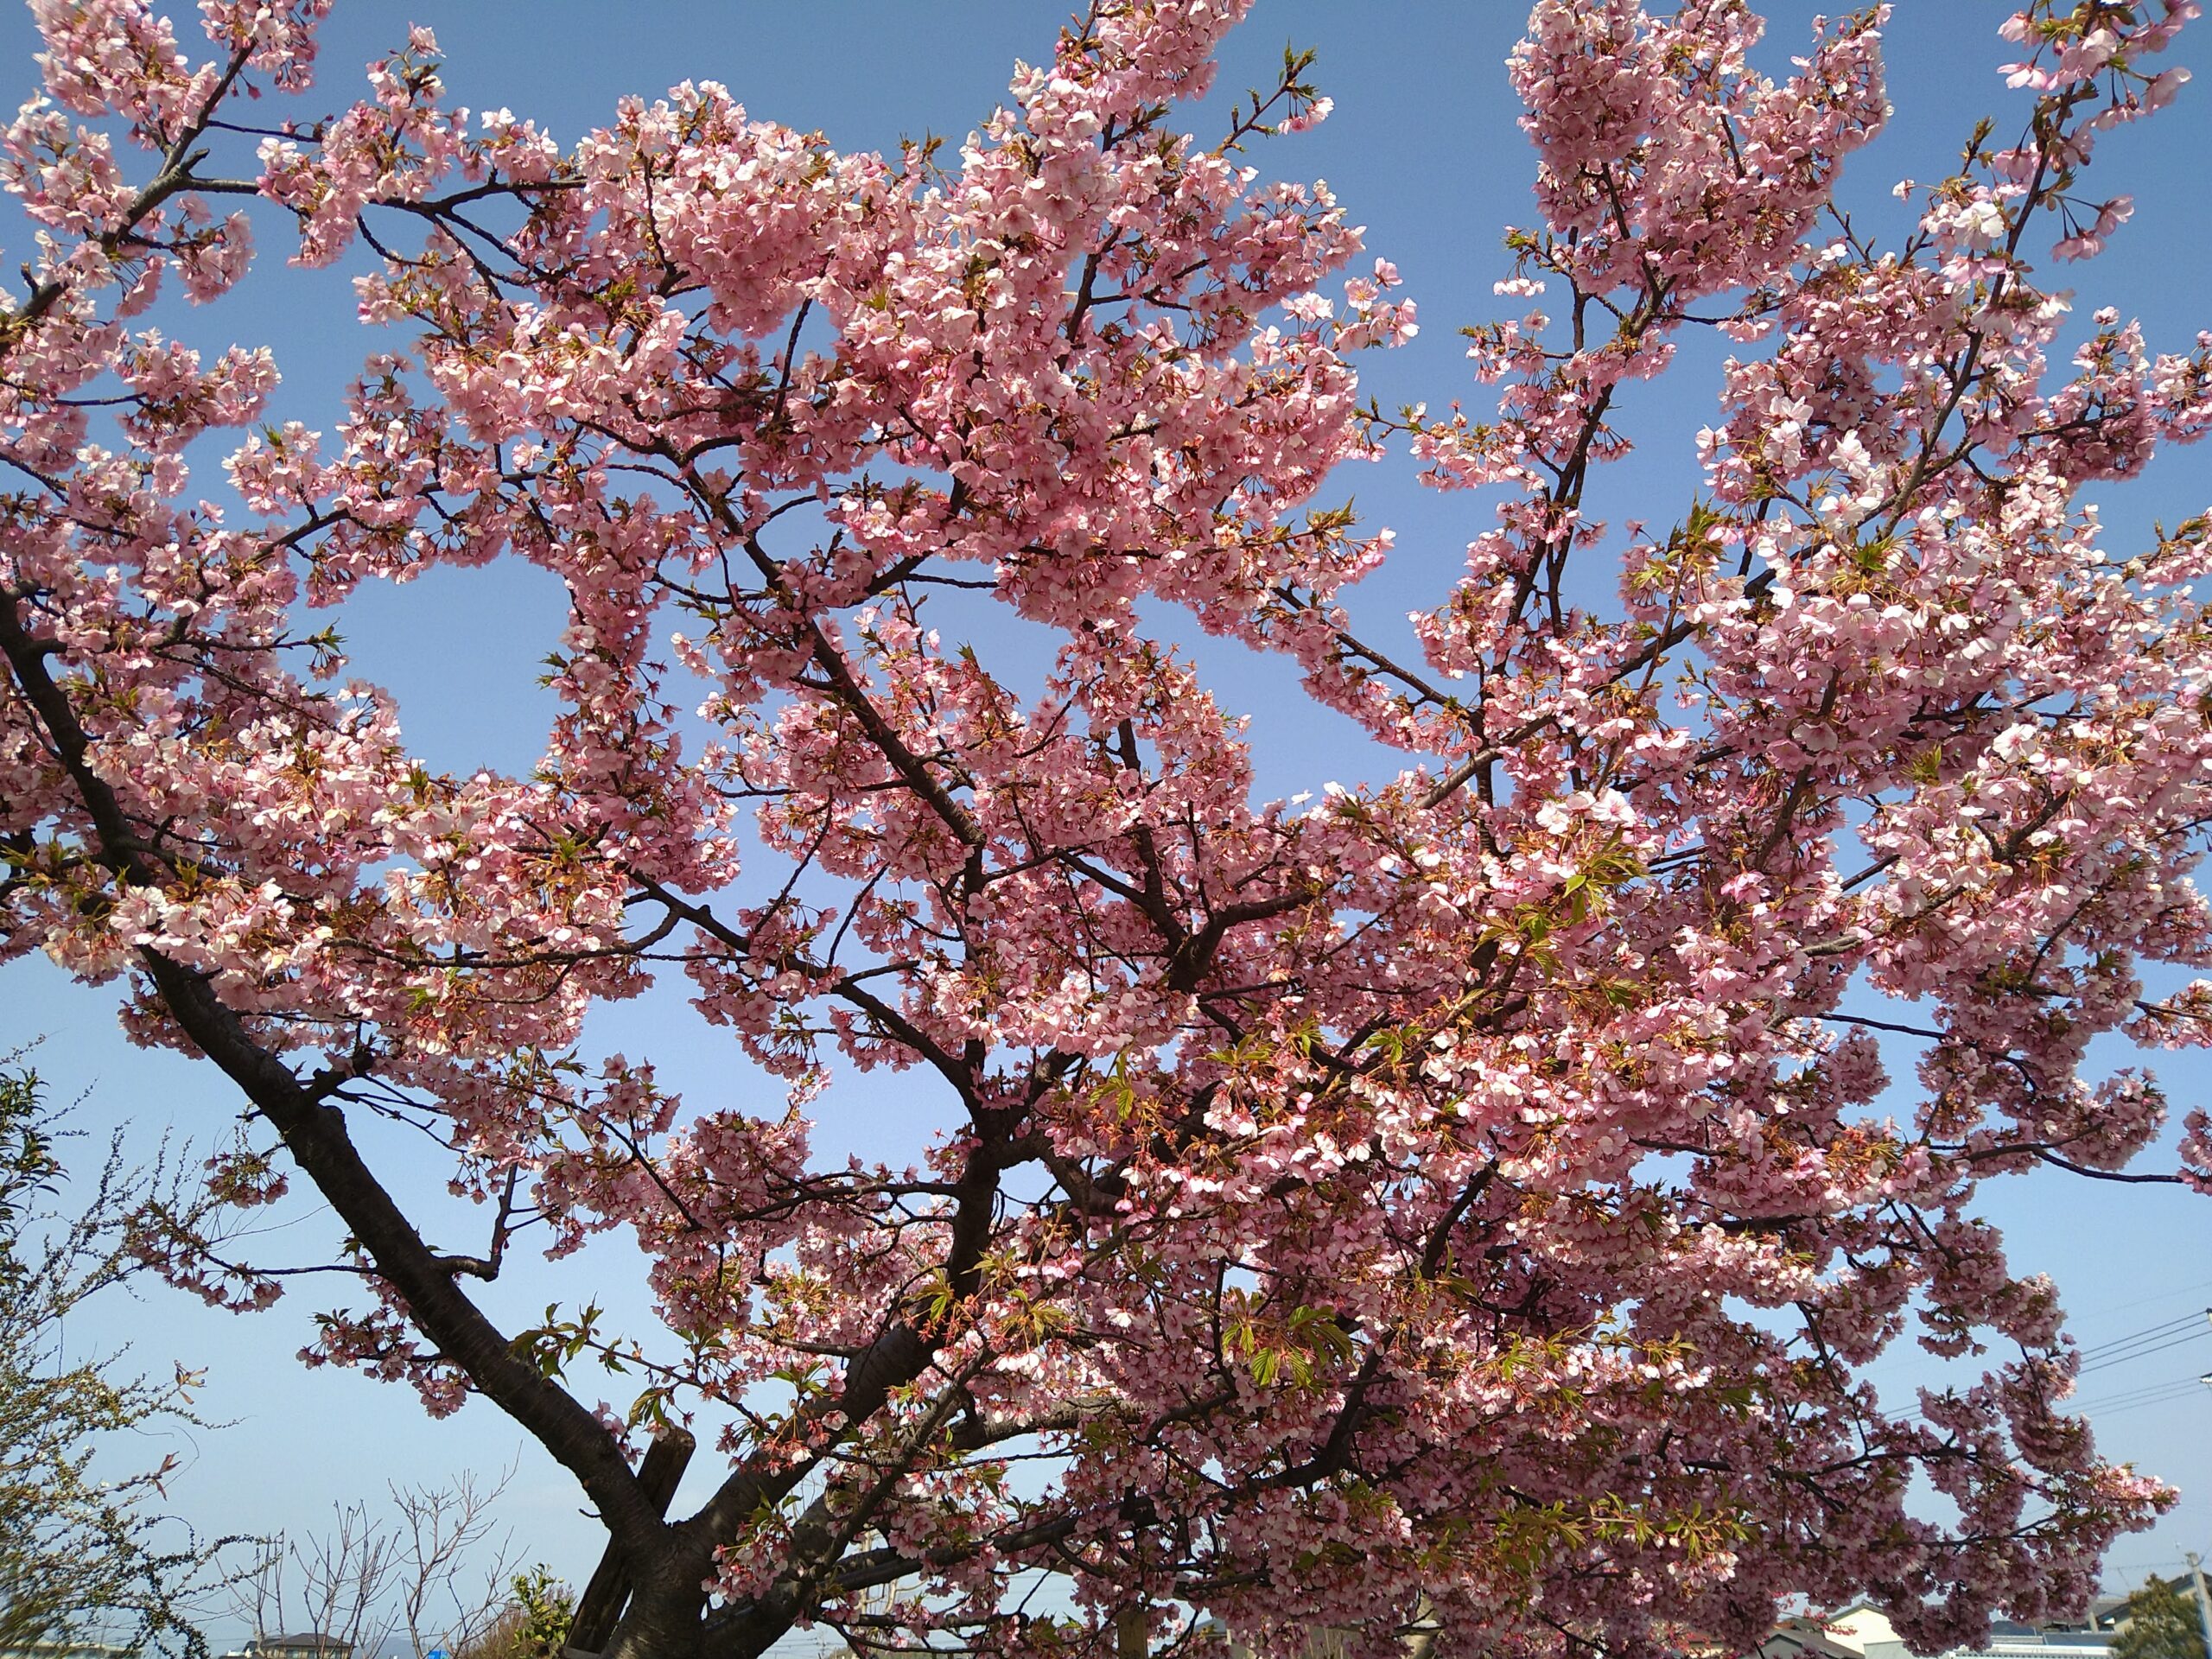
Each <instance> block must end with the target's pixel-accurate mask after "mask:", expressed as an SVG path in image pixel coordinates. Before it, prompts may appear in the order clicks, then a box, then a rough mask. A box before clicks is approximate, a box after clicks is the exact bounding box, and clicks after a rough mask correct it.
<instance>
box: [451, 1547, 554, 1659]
mask: <svg viewBox="0 0 2212 1659" xmlns="http://www.w3.org/2000/svg"><path fill="white" fill-rule="evenodd" d="M512 1588H513V1591H514V1599H513V1600H512V1601H510V1602H509V1603H508V1604H507V1605H506V1606H505V1607H504V1608H502V1609H501V1610H500V1612H499V1618H497V1619H496V1620H495V1621H494V1622H493V1624H492V1626H491V1628H490V1629H489V1630H486V1631H485V1632H484V1634H483V1635H482V1636H481V1637H479V1638H478V1639H477V1640H475V1641H474V1642H472V1643H467V1645H465V1646H462V1647H459V1648H456V1649H454V1656H453V1659H560V1653H561V1649H562V1648H563V1646H565V1645H566V1644H567V1643H568V1639H569V1624H570V1623H571V1621H573V1620H574V1618H575V1611H576V1599H575V1596H574V1595H573V1594H572V1593H570V1592H569V1586H567V1585H565V1584H563V1583H562V1582H561V1580H558V1579H556V1578H555V1577H554V1576H553V1573H552V1570H551V1569H550V1567H546V1566H545V1565H544V1564H543V1562H540V1563H539V1564H538V1565H537V1566H536V1567H532V1568H531V1569H530V1571H529V1572H527V1573H516V1574H515V1576H514V1578H513V1580H512Z"/></svg>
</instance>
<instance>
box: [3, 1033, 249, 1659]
mask: <svg viewBox="0 0 2212 1659" xmlns="http://www.w3.org/2000/svg"><path fill="white" fill-rule="evenodd" d="M61 1138H62V1135H61V1132H60V1131H59V1130H58V1129H57V1127H56V1123H55V1114H54V1113H53V1112H52V1111H50V1110H49V1109H48V1107H47V1105H46V1103H45V1101H44V1099H43V1096H42V1095H41V1090H40V1087H39V1081H38V1078H37V1077H36V1075H35V1073H32V1072H30V1071H22V1070H13V1069H0V1648H16V1647H21V1646H22V1645H23V1644H25V1643H31V1642H63V1641H68V1640H72V1639H74V1638H79V1637H88V1636H92V1635H99V1636H104V1637H109V1638H111V1639H123V1640H125V1641H127V1642H129V1643H130V1645H131V1646H132V1648H133V1649H138V1650H143V1649H154V1650H158V1651H162V1652H177V1653H186V1654H193V1653H199V1652H203V1651H205V1648H206V1643H204V1642H203V1641H202V1640H201V1638H200V1633H199V1632H198V1631H197V1630H195V1629H194V1628H193V1626H192V1624H190V1623H189V1622H188V1617H187V1615H188V1611H189V1610H190V1607H191V1605H192V1600H193V1598H194V1594H195V1593H197V1592H202V1591H205V1590H207V1589H208V1588H210V1587H211V1584H212V1581H213V1580H217V1579H219V1563H220V1561H221V1559H222V1557H223V1554H224V1550H225V1546H226V1544H227V1543H229V1542H232V1541H228V1540H222V1541H213V1542H204V1543H203V1542H202V1541H200V1540H199V1539H197V1538H195V1537H194V1535H193V1534H192V1532H191V1530H190V1529H188V1528H187V1527H185V1526H184V1525H183V1524H182V1523H181V1522H177V1521H175V1519H173V1518H170V1517H168V1516H162V1515H161V1514H160V1513H158V1512H156V1510H153V1509H152V1508H151V1507H150V1506H149V1503H148V1500H149V1498H153V1497H158V1496H160V1494H161V1491H162V1481H163V1480H164V1479H165V1478H167V1477H168V1474H169V1473H170V1471H172V1470H173V1469H174V1468H175V1466H176V1458H175V1454H174V1453H171V1454H170V1455H169V1456H168V1457H165V1458H163V1459H162V1461H161V1463H160V1464H159V1465H157V1466H156V1467H155V1468H152V1469H137V1470H125V1471H117V1470H115V1469H113V1468H111V1467H109V1466H107V1465H106V1464H105V1462H102V1463H100V1464H99V1467H98V1468H97V1469H96V1468H95V1463H96V1460H97V1459H99V1452H100V1451H101V1449H102V1447H103V1446H107V1445H111V1444H112V1443H113V1442H114V1440H115V1439H116V1437H117V1436H118V1434H120V1433H122V1432H124V1431H125V1430H144V1429H146V1428H148V1427H152V1426H156V1425H160V1424H162V1423H164V1422H166V1423H169V1424H188V1423H194V1422H197V1421H199V1420H198V1419H196V1418H195V1417H194V1415H193V1414H192V1411H191V1405H190V1389H191V1387H192V1385H193V1383H194V1381H195V1380H196V1379H195V1378H194V1376H193V1375H192V1374H191V1373H189V1372H187V1371H186V1370H183V1369H182V1368H181V1367H179V1368H178V1370H177V1371H176V1373H175V1378H174V1380H173V1381H171V1382H168V1383H156V1382H149V1381H148V1380H146V1379H144V1378H143V1377H136V1378H128V1379H119V1378H118V1376H116V1375H115V1374H114V1361H115V1359H116V1358H117V1356H113V1355H108V1356H103V1357H95V1358H77V1359H72V1358H71V1357H69V1355H68V1353H67V1349H66V1348H65V1346H64V1344H63V1341H62V1331H63V1326H64V1323H65V1321H66V1320H67V1319H68V1317H69V1315H70V1313H72V1312H73V1310H75V1309H76V1308H77V1307H78V1306H79V1305H80V1304H81V1303H83V1302H84V1300H86V1298H87V1297H89V1296H91V1295H92V1294H94V1293H95V1292H98V1291H101V1290H105V1289H108V1288H110V1287H113V1286H114V1285H116V1284H118V1282H120V1281H122V1280H124V1278H125V1277H127V1276H128V1275H129V1274H130V1273H131V1272H132V1271H133V1269H134V1268H135V1266H136V1265H137V1264H136V1262H135V1259H134V1257H133V1255H132V1254H131V1250H130V1241H131V1235H132V1220H133V1217H134V1216H135V1215H136V1213H137V1211H139V1209H140V1208H141V1206H142V1205H143V1203H144V1202H145V1201H146V1199H147V1198H149V1196H150V1195H151V1194H152V1192H153V1191H154V1189H156V1188H157V1187H159V1186H160V1185H162V1182H163V1179H164V1172H163V1171H162V1169H161V1168H159V1167H156V1168H155V1169H152V1170H132V1169H130V1168H129V1167H128V1166H126V1165H125V1164H124V1160H123V1157H122V1153H121V1148H120V1146H119V1144H118V1145H111V1147H110V1149H109V1154H108V1157H107V1160H106V1162H105V1164H104V1165H102V1166H101V1168H100V1172H99V1177H98V1179H97V1182H96V1184H95V1186H94V1190H93V1193H92V1199H91V1202H90V1203H89V1204H87V1205H86V1206H85V1207H84V1208H83V1209H82V1210H81V1211H78V1212H76V1213H74V1214H72V1215H60V1214H57V1213H55V1212H54V1211H52V1210H50V1209H49V1208H48V1207H47V1205H48V1201H49V1199H50V1198H52V1196H53V1195H54V1193H55V1192H57V1191H58V1190H59V1187H60V1182H61V1173H62V1166H61V1163H60V1159H59V1157H58V1155H57V1153H56V1145H57V1142H58V1141H59V1140H60V1139H61Z"/></svg>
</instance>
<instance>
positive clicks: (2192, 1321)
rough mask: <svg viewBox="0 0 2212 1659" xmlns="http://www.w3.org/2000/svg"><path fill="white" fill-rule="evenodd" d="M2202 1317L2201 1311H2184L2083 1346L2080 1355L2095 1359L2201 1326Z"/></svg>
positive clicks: (2084, 1357)
mask: <svg viewBox="0 0 2212 1659" xmlns="http://www.w3.org/2000/svg"><path fill="white" fill-rule="evenodd" d="M2203 1319H2204V1315H2203V1313H2184V1314H2183V1315H2181V1316H2180V1318H2178V1319H2166V1320H2164V1321H2163V1322H2161V1323H2159V1324H2158V1325H2145V1327H2144V1328H2143V1329H2142V1330H2140V1331H2134V1332H2129V1333H2128V1334H2127V1335H2126V1336H2124V1337H2113V1338H2110V1339H2109V1340H2107V1341H2104V1342H2100V1343H2096V1344H2093V1345H2091V1346H2089V1347H2087V1348H2084V1349H2083V1350H2082V1358H2083V1359H2095V1358H2097V1357H2099V1356H2100V1355H2103V1354H2108V1353H2110V1352H2112V1351H2113V1350H2115V1349H2120V1348H2132V1347H2133V1346H2134V1345H2135V1344H2137V1343H2139V1342H2147V1341H2149V1340H2151V1339H2152V1338H2154V1337H2164V1336H2171V1335H2172V1334H2173V1333H2174V1332H2177V1331H2183V1330H2187V1329H2189V1328H2190V1327H2191V1326H2199V1327H2202V1324H2203Z"/></svg>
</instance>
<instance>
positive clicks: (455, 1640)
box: [232, 1470, 568, 1659]
mask: <svg viewBox="0 0 2212 1659" xmlns="http://www.w3.org/2000/svg"><path fill="white" fill-rule="evenodd" d="M512 1477H513V1471H512V1470H510V1471H508V1472H507V1473H506V1474H505V1475H502V1476H501V1477H500V1478H499V1479H497V1480H495V1481H493V1482H491V1483H488V1484H486V1483H483V1482H480V1481H479V1480H478V1479H477V1478H475V1477H474V1475H470V1474H466V1473H464V1474H463V1475H461V1478H459V1479H458V1480H456V1481H454V1482H453V1483H452V1484H450V1485H446V1486H417V1487H401V1486H397V1485H395V1486H393V1487H392V1488H391V1513H390V1514H389V1515H381V1516H380V1515H378V1514H376V1513H374V1512H373V1511H372V1508H371V1506H370V1504H369V1503H365V1502H360V1501H356V1502H354V1503H344V1504H340V1505H339V1506H337V1508H336V1510H335V1513H334V1518H333V1521H332V1523H331V1525H330V1527H329V1528H328V1529H327V1530H326V1531H323V1532H321V1533H315V1534H303V1535H296V1536H289V1537H285V1536H280V1537H277V1538H276V1539H273V1540H271V1541H270V1542H269V1544H268V1546H267V1548H265V1549H264V1552H263V1554H262V1555H261V1558H260V1560H258V1561H257V1562H256V1563H255V1565H254V1566H253V1567H252V1568H251V1570H250V1571H249V1572H247V1573H245V1574H244V1575H242V1576H241V1578H240V1579H239V1580H238V1585H237V1586H236V1591H235V1593H234V1596H233V1599H232V1605H233V1608H234V1610H235V1611H236V1612H237V1614H238V1616H239V1617H241V1618H244V1619H245V1620H246V1621H247V1622H248V1623H250V1624H251V1625H252V1626H253V1628H254V1630H255V1631H256V1633H257V1634H259V1635H263V1636H275V1635H277V1634H279V1633H280V1632H289V1631H294V1630H312V1631H314V1632H315V1633H317V1634H318V1635H321V1636H326V1637H333V1638H334V1639H336V1640H338V1641H341V1642H345V1643H350V1644H351V1646H352V1648H353V1651H354V1652H356V1653H360V1654H380V1653H383V1652H384V1651H385V1649H386V1648H387V1647H388V1646H389V1645H390V1644H391V1643H394V1642H397V1643H399V1644H400V1646H401V1648H402V1649H403V1650H404V1651H405V1652H407V1653H409V1654H412V1655H416V1656H418V1659H419V1656H421V1655H424V1654H428V1653H433V1652H444V1653H449V1654H455V1655H461V1654H475V1655H487V1654H489V1653H490V1652H492V1651H495V1650H496V1651H498V1652H499V1653H503V1654H504V1653H512V1654H514V1655H515V1656H517V1659H519V1656H521V1655H522V1654H523V1653H524V1652H525V1651H527V1650H526V1649H522V1648H512V1647H510V1648H498V1649H487V1648H486V1645H485V1644H486V1642H487V1641H489V1640H491V1639H492V1638H493V1636H494V1635H495V1634H496V1632H498V1631H499V1630H501V1629H503V1628H505V1625H506V1624H507V1623H508V1622H509V1615H510V1613H512V1611H513V1610H514V1608H515V1606H516V1605H517V1604H518V1603H519V1604H521V1605H523V1607H524V1611H525V1612H526V1613H528V1614H530V1615H531V1616H532V1617H536V1618H537V1623H535V1624H528V1628H530V1629H531V1630H537V1629H540V1628H551V1625H552V1622H553V1621H552V1618H551V1617H550V1615H547V1616H543V1617H538V1613H539V1609H540V1607H541V1605H543V1607H546V1608H557V1612H558V1625H559V1630H560V1631H561V1632H563V1633H565V1631H566V1630H567V1628H568V1613H567V1603H566V1602H565V1601H564V1600H562V1599H560V1596H561V1593H563V1592H561V1587H560V1586H558V1585H557V1584H556V1583H555V1582H554V1581H553V1580H551V1579H550V1576H549V1575H548V1573H546V1570H545V1569H544V1568H543V1567H539V1568H537V1569H535V1570H534V1572H533V1573H530V1574H524V1575H521V1576H514V1577H511V1576H510V1575H511V1573H512V1568H513V1560H512V1555H511V1553H510V1549H511V1547H510V1545H509V1543H508V1541H506V1540H505V1539H504V1538H502V1539H500V1540H499V1541H497V1542H496V1543H495V1542H494V1541H493V1533H494V1531H495V1530H496V1529H497V1524H498V1523H497V1519H496V1517H495V1516H494V1515H493V1508H494V1506H495V1505H496V1504H497V1503H498V1502H499V1497H500V1495H501V1494H502V1493H503V1492H505V1491H506V1488H507V1483H508V1481H509V1480H510V1479H512ZM525 1585H531V1586H537V1589H538V1592H539V1596H538V1599H537V1600H531V1598H530V1597H528V1596H526V1595H525V1594H524V1586H525ZM510 1586H512V1591H513V1594H514V1600H512V1601H511V1600H510V1599H508V1593H507V1592H508V1588H509V1587H510ZM526 1623H527V1621H526V1620H525V1621H518V1628H522V1627H523V1625H524V1624H526ZM560 1646H561V1644H560V1643H559V1641H557V1640H556V1641H555V1642H554V1643H553V1644H552V1646H551V1647H550V1649H546V1651H547V1652H548V1653H555V1654H557V1653H558V1652H559V1650H560Z"/></svg>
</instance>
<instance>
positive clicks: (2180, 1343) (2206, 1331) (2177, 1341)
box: [2075, 1324, 2212, 1376]
mask: <svg viewBox="0 0 2212 1659" xmlns="http://www.w3.org/2000/svg"><path fill="white" fill-rule="evenodd" d="M2209 1336H2212V1324H2205V1325H2199V1326H2198V1327H2197V1328H2196V1330H2194V1331H2184V1332H2182V1333H2181V1334H2180V1335H2178V1336H2172V1337H2169V1338H2166V1339H2165V1340H2164V1342H2158V1343H2153V1344H2151V1345H2150V1346H2148V1347H2143V1348H2133V1349H2130V1350H2129V1351H2127V1352H2126V1353H2122V1354H2113V1355H2110V1356H2108V1357H2105V1358H2102V1359H2100V1360H2098V1361H2097V1362H2096V1363H2094V1364H2090V1365H2084V1366H2082V1368H2081V1370H2079V1371H2078V1372H2076V1373H2075V1375H2076V1376H2088V1374H2089V1373H2090V1372H2092V1371H2101V1370H2105V1369H2106V1368H2107V1367H2108V1366H2113V1365H2123V1364H2126V1363H2127V1362H2128V1361H2129V1360H2131V1359H2148V1358H2149V1357H2151V1356H2152V1354H2163V1353H2164V1352H2165V1351H2167V1350H2168V1349H2170V1348H2182V1347H2186V1346H2187V1345H2188V1344H2190V1343H2192V1342H2202V1340H2203V1339H2204V1338H2206V1337H2209Z"/></svg>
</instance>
